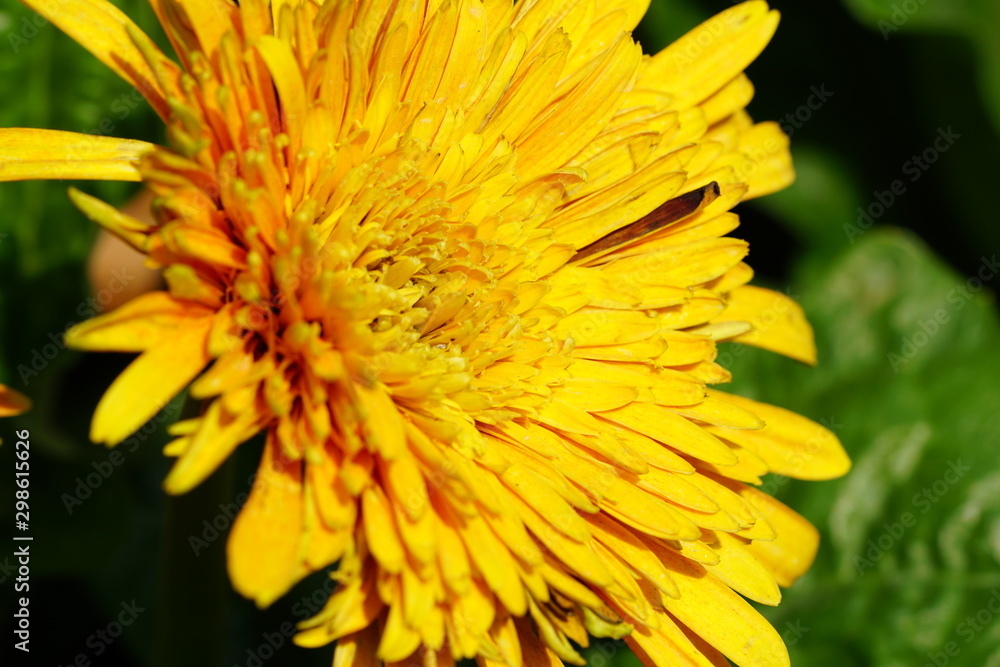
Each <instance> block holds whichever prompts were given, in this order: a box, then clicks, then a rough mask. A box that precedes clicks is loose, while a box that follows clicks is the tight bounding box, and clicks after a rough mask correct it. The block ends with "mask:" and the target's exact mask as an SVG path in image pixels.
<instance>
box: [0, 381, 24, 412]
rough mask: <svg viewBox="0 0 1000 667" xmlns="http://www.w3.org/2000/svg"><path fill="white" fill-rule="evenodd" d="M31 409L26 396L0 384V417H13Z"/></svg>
mask: <svg viewBox="0 0 1000 667" xmlns="http://www.w3.org/2000/svg"><path fill="white" fill-rule="evenodd" d="M30 409H31V401H30V400H28V397H27V396H25V395H24V394H21V393H20V392H17V391H15V390H13V389H11V388H10V387H8V386H6V385H2V384H0V417H14V416H16V415H19V414H21V413H22V412H27V411H28V410H30Z"/></svg>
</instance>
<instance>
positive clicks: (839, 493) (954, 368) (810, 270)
mask: <svg viewBox="0 0 1000 667" xmlns="http://www.w3.org/2000/svg"><path fill="white" fill-rule="evenodd" d="M818 261H819V262H820V264H821V265H822V266H823V267H824V268H817V266H816V265H813V266H812V267H808V266H807V267H806V268H805V269H804V270H803V271H802V272H801V273H800V277H799V279H798V280H797V281H796V285H798V286H800V287H801V293H800V294H798V298H799V300H800V302H801V303H802V304H803V306H804V308H805V309H806V311H807V313H808V315H809V317H810V319H811V321H812V323H813V325H814V326H815V328H816V331H817V343H818V347H819V351H820V365H819V367H818V368H815V369H814V368H806V367H803V366H801V365H798V364H795V363H794V362H791V361H788V360H785V359H782V358H779V357H777V356H775V355H771V354H768V353H766V352H762V351H759V350H752V349H749V348H745V347H738V346H728V347H727V349H724V350H723V351H722V354H720V360H721V361H722V363H724V364H726V365H728V366H729V367H730V368H731V369H732V371H733V375H734V378H735V379H736V380H735V384H734V387H733V389H734V390H735V391H736V392H737V393H741V394H744V395H748V396H753V397H754V398H757V399H760V400H763V401H766V402H770V403H774V404H777V405H781V406H784V407H787V408H789V409H792V410H795V411H797V412H800V413H802V414H805V415H807V416H809V417H811V418H813V419H817V420H824V421H825V423H827V424H828V425H829V426H830V427H831V428H833V429H834V430H835V431H836V432H837V435H838V436H839V437H840V438H841V440H842V441H843V443H844V445H845V447H846V448H847V450H848V451H849V452H850V453H851V455H852V458H853V460H854V469H853V471H852V472H851V473H850V474H849V475H847V476H846V477H844V478H843V479H840V480H835V481H831V482H822V483H817V482H808V483H802V482H795V481H787V480H782V479H781V478H777V479H774V478H772V479H769V480H768V481H766V482H765V484H766V485H767V486H768V487H769V490H771V491H775V492H776V495H778V496H779V497H781V498H782V500H783V501H785V502H787V503H788V504H789V505H791V506H792V507H793V508H795V509H796V510H798V511H800V512H802V513H803V514H804V515H805V516H806V517H807V518H809V519H810V520H811V521H813V523H814V524H816V525H817V527H819V528H820V530H821V532H822V534H823V542H822V545H821V549H820V554H819V557H818V559H817V562H816V565H815V566H814V567H813V569H812V570H811V571H810V572H809V573H808V574H807V575H806V576H805V577H804V578H803V579H802V580H801V581H800V582H799V583H798V584H796V586H794V587H793V588H792V589H790V590H789V591H787V592H786V595H785V599H784V601H783V602H782V604H781V605H780V606H779V607H777V608H775V609H767V610H764V611H765V613H766V614H767V615H768V616H769V617H770V618H771V620H772V621H773V622H774V624H775V626H776V627H778V629H779V631H782V632H783V633H789V634H786V640H787V641H788V642H789V643H790V644H792V648H791V651H792V653H793V664H803V665H828V664H829V665H840V664H865V665H876V666H880V667H881V666H886V667H890V666H896V665H899V666H901V667H902V666H903V665H923V664H925V663H928V662H929V663H930V664H934V662H933V659H934V656H941V655H943V656H945V658H947V659H948V660H949V661H951V660H955V662H954V663H953V664H962V665H996V664H1000V652H998V649H997V647H998V646H1000V623H992V624H991V623H988V622H986V621H987V620H992V619H993V617H994V616H996V615H997V612H1000V570H998V564H1000V496H998V494H997V493H996V489H998V488H1000V460H998V457H997V452H996V448H995V447H996V442H997V438H996V422H995V420H996V414H997V412H998V409H1000V401H998V398H997V393H996V390H995V385H996V378H997V377H1000V355H998V354H997V352H996V341H997V340H1000V322H998V318H997V314H996V310H995V307H994V304H993V302H992V300H991V298H990V297H988V296H987V294H988V292H989V291H990V289H994V288H995V286H996V281H997V273H998V272H1000V266H998V265H997V263H996V258H995V257H993V256H992V255H991V256H989V257H984V258H983V261H982V264H981V266H980V269H981V274H980V275H977V276H959V275H956V274H955V273H954V272H953V271H951V270H950V269H948V268H946V267H945V266H943V265H942V263H941V262H939V261H938V260H937V259H935V258H934V256H933V255H932V254H931V253H930V252H929V251H928V250H927V248H925V247H924V246H923V245H922V244H921V243H920V242H918V241H917V240H915V239H914V238H912V237H911V236H909V235H907V234H905V233H902V232H899V231H895V230H891V231H872V232H870V233H868V234H867V235H865V236H864V237H862V238H861V239H859V240H858V242H857V243H856V244H855V245H854V246H853V247H850V248H848V249H847V250H846V251H844V252H843V253H842V254H841V255H840V256H839V257H838V258H837V259H836V260H835V261H834V262H830V261H829V260H818ZM987 288H988V289H987ZM792 291H793V292H795V290H794V289H793V290H792ZM991 601H992V602H991ZM990 605H992V608H991V607H990ZM987 617H989V618H988V619H987ZM969 619H971V620H969ZM977 619H978V620H977ZM998 620H1000V618H998ZM977 628H978V629H977ZM793 630H794V631H793ZM949 650H951V651H952V652H955V651H957V653H955V654H954V655H951V656H949V655H948V651H949ZM956 656H961V657H960V658H957V657H956Z"/></svg>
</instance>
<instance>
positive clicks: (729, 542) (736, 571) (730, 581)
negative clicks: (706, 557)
mask: <svg viewBox="0 0 1000 667" xmlns="http://www.w3.org/2000/svg"><path fill="white" fill-rule="evenodd" d="M715 539H716V540H717V543H716V544H713V545H712V548H713V549H715V551H716V552H717V553H718V554H719V563H718V564H717V565H714V566H712V567H710V568H709V569H708V571H709V572H711V573H712V574H713V575H714V576H715V577H716V578H718V579H719V580H720V581H722V583H724V584H726V585H727V586H729V587H730V588H732V589H733V590H734V591H736V592H737V593H739V594H740V595H742V596H744V597H747V598H750V599H751V600H754V601H756V602H760V603H762V604H767V605H772V606H773V605H776V604H778V603H779V602H781V591H779V590H778V584H777V582H776V581H775V577H774V575H773V574H771V572H770V571H769V570H768V569H767V568H766V567H765V566H764V565H762V564H761V562H760V561H758V560H757V559H756V558H754V555H753V552H751V551H750V549H749V548H748V545H747V543H746V541H744V540H740V538H738V537H734V536H732V535H730V534H729V533H724V532H722V531H719V532H717V533H715Z"/></svg>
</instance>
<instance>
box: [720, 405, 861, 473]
mask: <svg viewBox="0 0 1000 667" xmlns="http://www.w3.org/2000/svg"><path fill="white" fill-rule="evenodd" d="M709 395H710V396H711V395H718V396H719V397H720V398H722V400H724V401H726V402H729V403H732V404H734V405H736V406H737V407H741V408H743V409H745V410H748V411H750V412H752V413H753V414H755V415H757V416H759V417H760V418H761V419H763V420H764V423H765V424H766V426H765V427H764V428H762V429H759V430H756V431H751V430H736V429H723V428H721V427H718V426H709V427H706V428H707V430H709V431H712V432H713V433H715V434H716V435H717V436H719V437H721V438H724V439H726V440H732V441H733V442H735V443H736V444H738V445H740V446H742V447H746V448H747V449H749V450H750V451H751V452H753V453H754V454H756V455H757V456H759V457H760V458H761V459H763V460H764V462H765V463H766V464H767V466H768V467H769V468H770V469H771V472H775V473H777V474H779V475H788V476H789V477H794V478H796V479H809V480H824V479H834V478H836V477H840V476H841V475H843V474H845V473H846V472H847V471H848V470H850V468H851V460H850V458H848V456H847V453H846V452H845V451H844V448H843V446H842V445H841V444H840V441H839V440H837V436H835V435H834V434H833V433H832V432H831V431H830V430H829V429H827V428H825V427H823V426H820V425H819V424H817V423H816V422H814V421H811V420H809V419H806V418H805V417H802V416H800V415H797V414H795V413H794V412H790V411H788V410H785V409H784V408H779V407H775V406H773V405H767V404H766V403H758V402H757V401H753V400H750V399H749V398H743V397H742V396H735V395H732V394H723V393H721V392H718V393H716V392H714V391H710V392H709ZM713 463H714V462H713Z"/></svg>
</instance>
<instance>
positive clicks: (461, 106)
mask: <svg viewBox="0 0 1000 667" xmlns="http://www.w3.org/2000/svg"><path fill="white" fill-rule="evenodd" d="M27 4H29V5H31V6H33V7H35V8H37V9H38V10H39V11H42V12H45V13H50V10H52V12H53V13H51V15H50V18H51V20H52V21H53V22H55V23H57V24H58V25H59V26H60V27H61V28H63V29H64V30H65V31H66V32H68V33H69V34H70V35H72V36H73V37H74V38H76V39H77V40H78V41H80V42H81V43H82V44H83V45H84V46H86V47H87V48H88V49H90V51H91V52H93V53H94V54H95V55H97V56H98V57H99V58H101V59H102V60H104V62H106V63H107V64H108V65H109V66H111V67H112V68H114V69H115V70H116V71H117V72H118V73H119V74H121V75H122V76H124V77H125V78H126V79H127V80H129V81H130V82H131V83H132V84H134V85H135V86H136V87H137V88H139V89H140V90H141V91H142V92H143V93H144V94H145V96H146V97H147V99H148V100H149V101H150V103H151V104H152V105H153V107H154V108H155V109H156V110H157V111H158V112H159V113H160V115H161V116H162V117H163V119H164V120H165V121H166V123H167V128H168V138H169V142H168V143H169V145H168V146H166V147H160V146H154V145H151V144H146V143H143V142H138V141H127V140H118V139H109V138H98V137H81V136H79V135H71V134H66V133H56V132H46V131H29V130H8V131H4V132H2V133H0V162H2V167H0V179H6V180H10V179H13V178H42V177H49V178H67V177H74V178H112V179H132V180H142V181H144V182H145V183H146V185H147V186H148V187H149V188H150V189H151V190H152V192H153V193H154V195H155V200H154V215H155V222H154V223H152V224H149V223H144V222H141V221H139V220H136V219H134V218H131V217H129V216H127V215H124V214H122V213H119V212H118V211H116V210H114V209H113V208H111V207H110V206H108V205H107V204H104V203H102V202H100V201H98V200H95V199H93V198H92V197H89V196H87V195H85V194H83V193H81V192H78V191H73V192H72V197H73V199H74V201H75V202H76V203H77V205H78V206H79V207H80V208H81V209H82V210H83V211H84V212H85V213H86V214H87V215H88V216H89V217H90V218H92V219H93V220H94V221H95V222H97V223H98V224H100V225H102V226H103V227H105V228H106V229H108V230H110V231H112V232H113V233H115V234H117V235H118V236H119V237H121V238H122V239H124V240H125V241H126V242H128V243H130V244H131V245H133V246H134V247H135V248H137V249H139V250H140V251H142V252H143V253H145V254H146V255H147V256H148V257H149V261H150V262H151V263H152V264H153V265H155V266H160V267H163V269H164V276H165V278H166V282H167V285H168V289H167V290H166V291H164V292H157V293H152V294H148V295H146V296H143V297H140V298H138V299H136V300H134V301H133V302H131V303H130V304H128V305H126V306H124V307H122V308H120V309H119V310H117V311H115V312H113V313H110V314H108V315H104V316H102V317H99V318H97V319H95V320H92V321H90V322H88V323H85V324H83V325H80V326H78V327H76V328H75V329H73V330H72V331H71V332H70V333H69V335H68V340H69V342H70V343H71V344H73V345H75V346H77V347H80V348H85V349H91V350H116V351H132V352H139V353H141V354H140V355H139V357H138V358H137V359H136V360H135V361H134V362H133V363H132V364H131V365H130V366H129V367H128V368H127V369H126V370H125V371H124V373H122V375H121V376H120V377H119V378H118V379H117V380H116V381H115V382H114V384H113V385H112V386H111V387H110V389H109V390H108V392H107V394H106V395H105V396H104V398H103V399H102V401H101V403H100V405H99V406H98V408H97V410H96V413H95V415H94V421H93V427H92V437H93V438H94V439H95V440H96V441H99V442H103V443H107V444H110V445H113V444H115V443H117V442H119V441H121V440H122V439H123V438H125V437H126V436H128V435H129V433H130V432H132V431H133V430H134V429H135V428H137V427H138V426H140V425H141V424H142V423H143V422H144V421H145V420H147V419H149V418H150V417H151V416H153V415H154V414H155V413H156V411H157V410H159V409H160V407H162V406H163V404H164V403H165V402H166V401H167V400H169V399H170V398H171V397H173V396H174V395H175V394H177V393H178V392H180V391H182V390H183V389H184V388H185V387H186V386H188V385H190V390H189V392H190V396H192V397H194V398H197V399H201V400H203V401H204V405H205V407H204V410H203V412H202V414H201V415H200V416H198V417H197V418H194V419H190V420H187V421H184V422H181V423H178V424H177V425H175V426H174V427H173V430H172V432H173V433H174V434H175V435H176V436H177V439H176V440H175V441H174V442H173V443H171V444H170V445H169V446H168V448H167V453H168V454H170V455H172V456H176V457H177V462H176V464H175V466H174V468H173V470H172V471H171V473H170V475H169V476H168V478H167V480H166V484H165V485H166V488H167V489H168V490H169V491H171V492H183V491H186V490H188V489H190V488H192V487H193V486H195V485H196V484H198V483H199V482H200V481H201V480H203V479H204V478H205V477H206V476H207V475H209V474H210V473H211V472H212V471H213V470H214V469H215V467H216V466H218V464H219V463H220V462H221V461H223V460H224V459H225V458H226V457H228V456H229V455H230V454H231V453H232V452H233V450H234V449H235V448H236V447H237V446H239V445H240V444H241V443H242V442H244V441H246V440H247V439H248V438H250V437H251V436H253V435H254V434H256V433H259V432H262V431H263V432H265V433H266V434H267V441H266V447H265V453H264V458H263V460H262V462H261V465H260V471H259V474H258V476H257V479H256V482H255V484H254V489H253V492H252V494H251V497H250V499H249V500H248V502H247V503H246V505H245V506H244V508H243V510H242V512H241V514H240V516H239V519H238V521H237V523H236V525H235V526H234V529H233V531H232V534H231V535H230V541H229V568H230V575H231V578H232V580H233V583H234V585H235V586H236V588H237V589H238V590H239V591H240V592H242V593H243V594H245V595H247V596H249V597H251V598H253V599H254V600H256V601H257V602H258V603H259V604H262V605H265V604H268V603H270V602H271V601H273V600H274V599H276V598H277V597H278V596H280V595H281V594H282V593H284V592H285V591H286V590H288V588H289V587H290V586H291V585H292V584H294V583H295V582H296V581H298V580H299V579H300V578H301V577H303V576H304V575H306V574H307V573H309V572H312V571H315V570H318V569H321V568H325V567H327V566H330V565H331V564H333V563H336V562H339V565H338V567H337V570H336V574H335V575H334V576H335V577H336V578H337V579H338V581H339V582H340V587H339V588H338V589H337V591H336V592H335V593H334V594H333V595H332V596H331V598H330V600H329V602H328V604H327V605H326V607H325V609H324V610H323V611H321V612H320V613H319V614H318V615H317V616H316V617H315V618H313V619H311V620H309V621H307V622H305V623H304V624H303V627H302V630H303V631H302V633H301V634H300V635H299V636H298V641H299V643H301V644H303V645H308V646H318V645H323V644H327V643H329V642H332V641H334V640H337V648H336V658H335V663H334V664H336V665H353V664H358V665H361V664H365V665H368V664H375V662H374V661H375V660H376V658H377V660H379V661H384V662H386V663H393V662H398V661H402V660H404V659H408V658H409V657H411V656H414V655H417V654H419V655H421V656H423V659H424V660H425V664H428V665H433V664H452V661H453V660H456V659H459V658H463V657H476V658H477V659H479V661H480V663H481V664H484V665H495V664H506V665H511V666H512V667H518V666H520V665H522V664H523V665H531V666H535V665H543V664H559V661H560V660H563V661H566V662H571V663H577V664H582V660H581V658H580V655H579V653H578V650H577V648H576V646H578V645H586V644H587V642H588V636H589V635H594V636H611V637H622V636H627V641H628V642H629V643H630V645H631V646H632V647H633V648H634V649H635V650H636V652H637V653H638V654H639V655H640V657H642V658H643V659H644V660H645V661H646V662H647V663H649V664H659V665H665V664H671V665H674V664H692V665H695V664H697V665H707V664H719V663H718V660H720V659H721V658H720V657H719V656H720V654H721V655H725V656H727V657H729V658H731V659H732V660H733V661H735V662H737V663H738V664H741V665H777V664H785V663H786V662H787V653H786V651H785V649H784V646H783V645H782V642H781V640H780V638H779V637H778V635H777V633H775V632H774V630H773V629H771V628H770V627H769V626H768V625H767V623H766V622H765V621H764V620H763V618H762V617H761V616H760V615H759V614H757V612H756V611H754V610H753V608H752V607H751V606H750V605H749V604H748V603H747V602H746V601H744V599H743V597H741V595H742V596H745V597H748V598H751V599H753V600H757V601H759V602H763V603H766V604H775V603H777V602H778V600H779V598H780V594H779V592H778V585H789V584H790V583H791V582H792V581H793V580H794V579H795V578H796V577H798V576H799V575H800V574H801V573H802V572H803V571H804V569H805V568H806V567H807V566H808V564H809V563H810V561H811V560H812V557H813V554H814V552H815V549H816V543H817V536H816V533H815V530H814V529H813V528H812V527H811V526H809V524H808V523H807V522H805V521H804V520H803V519H802V518H800V517H799V516H798V515H796V514H795V513H794V512H792V511H791V510H789V509H788V508H786V507H784V506H783V505H781V504H780V503H778V502H777V501H774V500H773V499H771V498H769V497H768V496H767V495H765V494H763V493H761V492H760V491H758V490H756V489H754V485H756V484H760V483H761V479H760V477H761V475H763V474H765V473H767V472H775V473H780V474H785V475H792V476H796V477H801V478H806V479H822V478H826V477H830V476H836V475H839V474H842V473H843V472H844V471H845V470H846V469H847V467H848V461H847V459H846V457H845V455H844V453H843V451H842V450H841V448H840V445H839V443H838V442H837V441H836V439H835V438H834V437H833V435H832V434H830V433H829V432H828V431H826V430H825V429H823V428H822V427H820V426H818V425H816V424H813V423H812V422H809V421H808V420H806V419H804V418H801V417H798V416H796V415H793V414H791V413H788V412H786V411H784V410H781V409H779V408H775V407H771V406H767V405H763V404H760V403H757V402H754V401H751V400H748V399H745V398H739V397H736V396H731V395H728V394H724V393H721V392H718V391H715V390H712V389H709V388H707V386H708V385H711V384H715V383H720V382H725V381H727V380H728V378H729V374H728V372H727V371H726V370H725V369H724V368H722V367H720V366H719V365H717V364H716V363H714V359H715V355H716V343H717V341H721V340H738V341H742V342H746V343H749V344H754V345H759V346H762V347H765V348H769V349H772V350H775V351H778V352H781V353H784V354H787V355H789V356H792V357H794V358H797V359H801V360H803V361H807V362H812V361H813V357H814V350H813V347H812V338H811V331H810V330H809V327H808V325H807V324H806V323H805V320H804V318H803V316H802V313H801V311H800V310H799V309H798V307H797V306H796V305H795V304H794V303H792V302H791V301H790V300H789V299H788V298H787V297H785V296H782V295H780V294H777V293H774V292H770V291H768V290H763V289H759V288H755V287H749V286H747V282H748V281H749V280H750V278H751V276H752V272H751V271H750V269H749V268H748V267H747V265H746V264H743V263H742V260H743V258H744V256H745V255H746V253H747V245H746V243H745V242H743V241H740V240H738V239H734V238H729V237H725V236H724V235H725V234H727V233H729V232H730V231H732V230H733V229H734V228H735V227H736V225H737V218H736V216H735V215H733V214H731V213H729V212H728V211H729V209H731V208H732V207H733V206H734V205H735V204H736V203H738V202H739V201H741V200H743V199H746V198H748V197H751V196H757V195H761V194H765V193H768V192H771V191H773V190H776V189H778V188H781V187H783V186H785V185H786V184H788V183H789V182H790V181H791V178H792V171H791V167H790V160H789V156H788V152H787V140H786V138H785V137H784V135H783V134H782V133H781V132H780V130H779V129H778V127H777V125H775V124H773V123H763V124H754V123H753V122H752V121H751V120H750V118H749V117H748V116H747V114H746V113H745V112H744V110H743V108H744V106H745V105H746V104H747V102H748V101H749V99H750V97H751V95H752V88H751V86H750V83H749V82H748V80H747V79H746V77H745V76H744V75H743V74H742V70H743V68H744V67H745V66H746V65H747V64H748V63H750V62H751V60H753V59H754V58H755V57H756V55H757V54H758V53H759V52H760V50H761V49H762V48H763V47H764V45H765V44H766V43H767V41H768V40H769V38H770V36H771V34H772V33H773V31H774V29H775V26H776V24H777V15H776V13H775V12H772V11H769V10H768V8H767V6H766V4H765V3H764V2H757V1H755V2H747V3H744V4H742V5H738V6H736V7H734V8H732V9H730V10H728V11H727V12H724V13H723V14H721V15H720V16H718V17H716V18H715V19H713V20H712V21H710V22H708V23H706V24H705V25H703V26H702V27H700V28H698V29H697V30H696V31H695V32H693V33H692V34H691V35H689V36H687V37H686V38H684V39H683V40H681V41H680V42H678V43H677V44H675V45H673V46H671V47H669V48H668V49H666V50H665V51H663V52H661V53H660V54H658V55H656V56H653V57H646V56H643V55H642V52H641V50H640V48H639V46H638V45H637V44H636V43H635V42H634V41H633V40H632V38H631V36H630V31H631V30H632V28H634V27H635V25H636V23H637V22H638V20H639V18H640V17H641V15H642V13H643V12H644V10H645V8H646V4H647V3H645V2H642V1H641V0H640V1H628V0H621V1H616V2H593V1H580V0H522V1H521V2H518V3H516V4H514V3H512V2H511V0H445V1H444V2H441V1H440V0H383V1H377V0H337V1H334V0H329V1H327V2H320V1H314V0H283V1H278V0H272V1H270V2H267V1H265V0H243V1H242V2H240V3H238V4H236V3H233V2H230V1H229V0H209V1H207V2H206V1H205V0H199V1H198V2H194V0H155V1H154V2H152V4H153V6H154V8H155V10H156V12H157V14H158V15H159V17H160V20H161V22H162V23H163V26H164V28H165V29H166V31H167V34H168V36H169V37H170V39H171V41H172V42H173V45H174V48H175V50H176V52H177V53H178V55H179V57H180V60H181V62H180V64H179V65H178V64H175V63H174V62H172V61H170V60H169V59H167V58H166V57H165V56H164V55H163V54H162V53H161V52H160V51H159V50H158V49H157V48H156V47H155V46H154V45H153V44H152V43H151V42H150V40H149V39H148V38H147V37H145V36H144V35H143V34H142V33H141V32H140V31H139V30H138V29H137V28H136V27H135V26H134V25H133V24H132V23H131V22H130V21H129V19H128V18H126V17H125V16H124V15H122V14H121V13H120V12H119V11H118V10H116V9H115V8H114V7H113V6H111V5H110V4H108V3H107V2H105V0H71V1H70V2H68V3H67V2H66V0H60V1H59V2H56V1H55V0H28V2H27ZM56 4H59V5H68V6H63V7H61V8H60V9H59V11H58V13H54V9H53V8H54V7H55V5H56Z"/></svg>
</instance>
